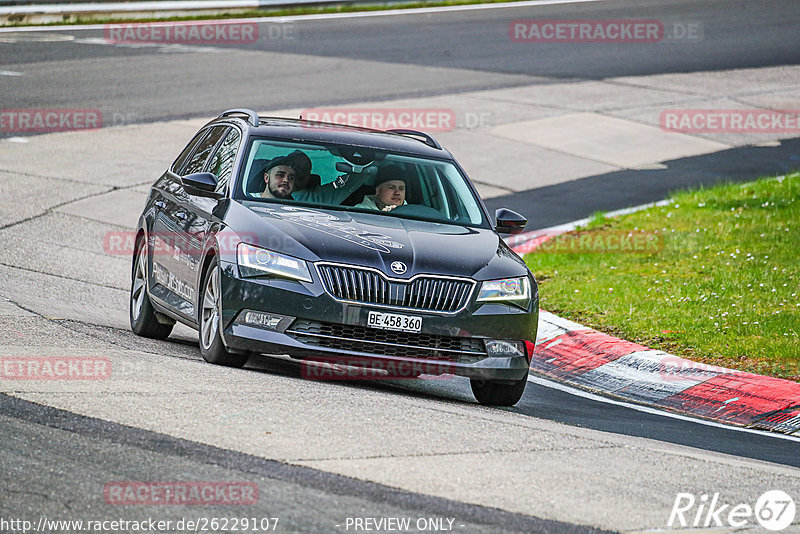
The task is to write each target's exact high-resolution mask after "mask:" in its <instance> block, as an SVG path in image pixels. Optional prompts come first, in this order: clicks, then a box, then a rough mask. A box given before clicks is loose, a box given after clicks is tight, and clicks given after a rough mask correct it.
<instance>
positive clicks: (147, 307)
mask: <svg viewBox="0 0 800 534" xmlns="http://www.w3.org/2000/svg"><path fill="white" fill-rule="evenodd" d="M128 318H129V319H130V322H131V330H133V332H134V333H135V334H136V335H138V336H142V337H149V338H152V339H166V338H167V337H168V336H169V334H170V332H172V327H173V326H175V321H171V320H168V319H166V318H164V319H162V320H164V322H161V321H159V317H158V315H157V314H156V311H155V310H154V309H153V303H152V302H150V296H149V295H148V294H147V243H145V239H144V236H141V237H139V240H138V241H137V242H136V254H135V255H134V256H133V277H132V280H131V296H130V301H129V306H128Z"/></svg>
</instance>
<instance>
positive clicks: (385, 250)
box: [239, 204, 528, 280]
mask: <svg viewBox="0 0 800 534" xmlns="http://www.w3.org/2000/svg"><path fill="white" fill-rule="evenodd" d="M249 211H251V213H255V214H257V215H258V216H259V218H260V224H259V225H258V226H259V228H258V230H257V231H256V232H253V233H252V235H251V237H255V238H256V240H255V241H254V240H253V239H245V240H247V241H249V242H251V243H252V244H254V245H259V246H263V247H265V248H269V249H271V250H275V251H280V252H284V253H286V254H290V255H293V256H297V257H300V258H303V259H306V260H309V261H312V262H316V261H329V262H335V263H344V264H350V265H359V266H364V267H371V268H375V269H379V270H380V271H382V272H384V273H386V274H387V275H388V276H391V277H395V278H410V277H411V276H414V275H415V274H418V273H426V274H442V275H450V276H453V275H456V276H465V277H470V278H475V279H479V280H487V279H492V278H502V277H508V276H520V275H524V274H527V273H528V270H527V267H526V266H525V264H524V263H523V262H522V260H520V259H519V257H517V256H516V254H514V253H513V252H511V251H510V250H509V249H508V247H507V246H506V245H505V243H504V242H503V241H502V240H501V239H500V237H499V236H498V235H497V234H496V233H495V232H494V231H492V230H487V229H481V228H469V227H465V226H458V225H451V224H441V223H435V222H428V221H419V220H412V219H403V218H400V217H393V216H387V215H383V214H371V213H359V212H346V211H340V210H324V209H319V208H309V207H302V206H287V205H283V204H270V205H264V204H259V205H251V206H249ZM249 218H250V217H248V219H249ZM250 229H251V230H252V229H253V226H250ZM239 233H240V235H244V234H242V232H239ZM395 262H402V263H403V264H404V265H405V267H406V270H405V272H399V271H400V270H401V269H398V267H400V266H398V265H397V264H395V269H392V264H393V263H395Z"/></svg>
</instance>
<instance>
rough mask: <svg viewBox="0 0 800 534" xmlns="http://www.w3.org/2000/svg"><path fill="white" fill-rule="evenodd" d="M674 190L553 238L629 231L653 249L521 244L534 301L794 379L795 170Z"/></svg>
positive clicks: (701, 355)
mask: <svg viewBox="0 0 800 534" xmlns="http://www.w3.org/2000/svg"><path fill="white" fill-rule="evenodd" d="M672 198H673V201H672V202H671V203H670V205H669V206H665V207H655V208H650V209H646V210H643V211H639V212H636V213H633V214H630V215H626V216H623V217H619V218H615V219H611V220H604V221H601V220H599V219H600V217H599V216H598V215H597V214H596V215H595V216H594V217H593V220H592V222H591V223H590V224H589V225H588V227H587V228H586V229H583V230H582V231H579V232H572V233H570V234H565V235H564V236H560V237H557V238H555V239H556V240H558V241H553V242H552V243H551V244H550V246H549V250H551V251H552V250H568V251H569V250H575V248H574V246H573V248H572V249H570V248H569V247H570V245H574V244H575V242H576V240H577V241H580V239H584V241H583V243H584V245H586V244H592V243H594V244H597V243H599V244H601V245H602V244H603V243H608V241H607V240H604V239H602V238H601V237H598V236H602V235H619V234H618V232H625V233H626V234H627V233H628V232H631V233H632V234H633V235H635V236H636V235H645V236H648V235H649V236H650V237H651V239H655V241H652V240H651V241H650V246H648V247H645V248H648V249H653V248H655V247H654V246H653V244H654V243H655V244H657V245H659V246H663V248H661V250H650V252H649V253H641V252H639V253H635V252H631V251H626V252H624V253H620V252H608V251H603V250H601V249H602V247H595V248H590V249H589V250H591V251H592V253H572V252H568V253H553V252H538V253H536V252H535V253H531V254H528V255H527V256H526V257H525V260H526V262H527V264H528V266H529V267H530V268H531V271H532V272H533V273H534V275H536V278H537V279H538V280H539V282H540V289H539V291H540V296H541V297H540V298H541V307H542V308H543V309H546V310H548V311H551V312H553V313H556V314H559V315H562V316H565V317H567V318H570V319H572V320H575V321H578V322H581V323H582V324H585V325H587V326H591V327H592V328H596V329H598V330H601V331H604V332H608V333H610V334H613V335H616V336H619V337H622V338H625V339H628V340H631V341H636V342H638V343H641V344H643V345H646V346H648V347H650V348H654V349H662V350H665V351H667V352H670V353H672V354H676V355H678V356H683V357H685V358H689V359H691V360H694V361H700V362H703V363H710V364H715V365H722V366H725V367H731V368H734V369H741V370H744V371H750V372H755V373H758V374H766V375H771V376H777V377H781V378H788V379H791V380H795V381H800V370H798V367H799V366H800V340H798V334H799V331H800V173H796V174H792V175H788V176H785V177H778V178H772V179H761V180H758V181H756V182H750V183H746V184H727V185H722V186H718V187H713V188H709V189H700V190H694V191H686V192H680V193H678V194H676V195H674V196H673V197H672ZM542 250H543V251H546V250H548V247H544V248H543V249H542ZM582 250H587V247H586V246H584V247H583V249H582Z"/></svg>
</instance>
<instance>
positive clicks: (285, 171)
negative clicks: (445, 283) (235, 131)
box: [235, 138, 485, 226]
mask: <svg viewBox="0 0 800 534" xmlns="http://www.w3.org/2000/svg"><path fill="white" fill-rule="evenodd" d="M290 180H291V185H289V184H290ZM268 184H269V186H268ZM235 198H237V199H247V200H257V201H263V202H289V203H298V204H302V205H304V206H314V207H324V208H328V209H337V210H346V211H357V212H371V213H375V214H380V215H386V216H394V217H403V218H410V219H422V220H430V221H435V222H442V223H451V224H459V225H466V226H484V225H485V223H484V217H483V212H482V210H481V208H480V204H479V200H478V199H477V198H476V196H475V194H474V193H473V190H472V188H470V186H469V184H468V183H467V180H466V178H465V177H464V176H463V175H462V174H461V172H459V170H458V168H457V167H456V166H455V165H453V164H452V163H451V162H449V161H443V160H437V159H428V158H422V157H416V156H407V155H402V154H393V153H390V152H383V151H379V150H376V149H372V148H366V147H354V146H343V145H321V144H306V143H296V142H295V143H293V142H286V141H276V140H272V139H258V138H256V139H253V140H252V141H251V144H250V146H249V148H248V151H247V161H246V163H245V165H244V172H243V173H242V174H241V178H240V180H239V184H238V186H237V188H236V195H235Z"/></svg>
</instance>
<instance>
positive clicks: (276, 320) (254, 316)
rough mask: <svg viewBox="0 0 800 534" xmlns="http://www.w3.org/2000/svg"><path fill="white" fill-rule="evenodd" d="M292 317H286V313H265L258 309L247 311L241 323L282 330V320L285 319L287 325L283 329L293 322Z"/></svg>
mask: <svg viewBox="0 0 800 534" xmlns="http://www.w3.org/2000/svg"><path fill="white" fill-rule="evenodd" d="M291 319H292V318H291V317H286V316H285V315H275V314H272V313H264V312H258V311H246V312H245V313H244V315H243V316H242V319H241V323H243V324H246V325H248V326H257V327H259V328H265V329H267V330H276V331H280V330H282V329H281V328H280V326H281V321H285V325H284V326H283V329H285V328H286V326H288V324H289V323H290V322H291Z"/></svg>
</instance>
